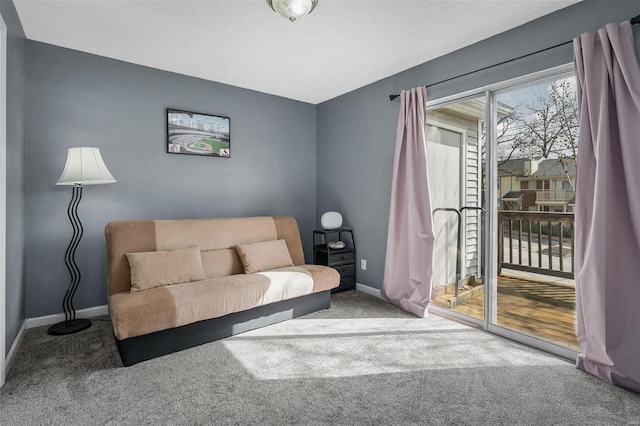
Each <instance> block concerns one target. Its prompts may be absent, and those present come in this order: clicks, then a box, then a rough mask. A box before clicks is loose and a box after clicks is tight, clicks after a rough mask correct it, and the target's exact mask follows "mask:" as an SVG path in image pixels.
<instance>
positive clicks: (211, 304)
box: [166, 268, 313, 327]
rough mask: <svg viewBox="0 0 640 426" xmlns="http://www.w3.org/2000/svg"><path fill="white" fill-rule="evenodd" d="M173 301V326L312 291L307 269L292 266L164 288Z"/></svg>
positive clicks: (311, 282)
mask: <svg viewBox="0 0 640 426" xmlns="http://www.w3.org/2000/svg"><path fill="white" fill-rule="evenodd" d="M166 289H167V290H168V291H169V292H170V293H171V295H172V296H173V299H174V301H175V304H176V323H175V326H176V327H179V326H181V325H185V324H190V323H192V322H196V321H201V320H204V319H209V318H216V317H221V316H224V315H228V314H230V313H233V312H239V311H245V310H247V309H251V308H255V307H256V306H262V305H266V304H268V303H273V302H279V301H280V300H285V299H292V298H294V297H298V296H304V295H307V294H310V293H312V290H313V281H312V278H311V276H310V275H309V273H308V272H306V271H305V270H304V269H301V268H296V269H295V270H287V271H278V270H275V271H264V272H260V273H256V274H241V275H231V276H228V277H218V278H212V279H208V280H204V281H198V282H195V283H188V284H177V285H172V286H169V287H166Z"/></svg>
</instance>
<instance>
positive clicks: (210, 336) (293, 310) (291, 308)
mask: <svg viewBox="0 0 640 426" xmlns="http://www.w3.org/2000/svg"><path fill="white" fill-rule="evenodd" d="M330 298H331V291H330V290H327V291H323V292H320V293H312V294H309V295H306V296H301V297H296V298H294V299H287V300H282V301H280V302H276V303H270V304H268V305H264V306H258V307H256V308H253V309H249V310H247V311H241V312H234V313H232V314H229V315H225V316H223V317H219V318H211V319H208V320H204V321H198V322H196V323H193V324H187V325H183V326H181V327H176V328H169V329H167V330H162V331H156V332H155V333H150V334H145V335H142V336H136V337H130V338H128V339H123V340H118V339H116V345H117V346H118V352H119V353H120V359H121V360H122V364H124V366H125V367H129V366H131V365H133V364H137V363H139V362H142V361H146V360H149V359H152V358H157V357H159V356H162V355H167V354H170V353H173V352H177V351H181V350H183V349H187V348H192V347H194V346H198V345H202V344H204V343H209V342H212V341H214V340H218V339H222V338H225V337H229V336H233V335H236V334H239V333H243V332H245V331H249V330H254V329H256V328H260V327H265V326H267V325H271V324H275V323H278V322H281V321H285V320H288V319H291V318H296V317H299V316H302V315H307V314H310V313H312V312H315V311H319V310H322V309H327V308H329V305H330Z"/></svg>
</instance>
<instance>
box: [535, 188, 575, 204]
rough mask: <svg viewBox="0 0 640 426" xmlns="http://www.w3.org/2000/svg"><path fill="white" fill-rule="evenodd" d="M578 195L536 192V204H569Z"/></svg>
mask: <svg viewBox="0 0 640 426" xmlns="http://www.w3.org/2000/svg"><path fill="white" fill-rule="evenodd" d="M575 196H576V193H575V192H573V191H567V190H561V191H536V204H544V205H549V204H567V203H568V202H569V201H571V200H573V199H574V198H575Z"/></svg>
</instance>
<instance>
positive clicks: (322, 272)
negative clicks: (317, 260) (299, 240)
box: [298, 265, 340, 293]
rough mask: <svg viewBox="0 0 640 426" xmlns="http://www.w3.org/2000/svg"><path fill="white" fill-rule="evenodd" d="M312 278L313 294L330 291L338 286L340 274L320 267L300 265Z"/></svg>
mask: <svg viewBox="0 0 640 426" xmlns="http://www.w3.org/2000/svg"><path fill="white" fill-rule="evenodd" d="M298 268H302V269H304V270H306V271H307V272H308V273H310V274H311V277H312V278H313V292H314V293H317V292H320V291H325V290H331V289H332V288H336V287H338V285H339V284H340V273H339V272H338V271H336V270H335V269H333V268H330V267H328V266H322V265H300V266H298Z"/></svg>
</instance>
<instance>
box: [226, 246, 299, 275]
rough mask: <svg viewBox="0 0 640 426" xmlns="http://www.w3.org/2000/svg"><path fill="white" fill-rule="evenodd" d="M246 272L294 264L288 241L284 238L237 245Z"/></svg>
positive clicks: (250, 272)
mask: <svg viewBox="0 0 640 426" xmlns="http://www.w3.org/2000/svg"><path fill="white" fill-rule="evenodd" d="M236 250H237V251H238V255H239V256H240V259H241V260H242V265H243V266H244V272H245V274H252V273H254V272H261V271H267V270H269V269H275V268H283V267H285V266H293V261H292V260H291V255H290V254H289V249H287V243H286V242H285V241H284V240H272V241H263V242H260V243H252V244H239V245H237V246H236Z"/></svg>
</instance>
